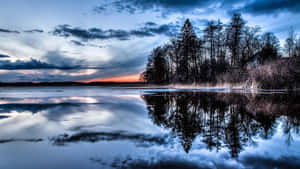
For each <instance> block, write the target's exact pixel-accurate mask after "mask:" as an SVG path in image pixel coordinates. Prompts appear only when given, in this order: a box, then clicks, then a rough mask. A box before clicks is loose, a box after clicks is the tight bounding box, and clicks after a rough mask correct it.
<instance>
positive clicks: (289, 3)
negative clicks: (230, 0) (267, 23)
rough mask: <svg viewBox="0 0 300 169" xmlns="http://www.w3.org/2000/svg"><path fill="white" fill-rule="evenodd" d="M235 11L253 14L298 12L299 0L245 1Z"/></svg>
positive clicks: (299, 8)
mask: <svg viewBox="0 0 300 169" xmlns="http://www.w3.org/2000/svg"><path fill="white" fill-rule="evenodd" d="M235 12H245V13H251V14H254V15H259V14H278V12H292V13H299V12H300V2H299V0H256V1H250V2H249V3H246V4H245V5H244V6H243V7H242V8H240V9H237V10H236V11H235Z"/></svg>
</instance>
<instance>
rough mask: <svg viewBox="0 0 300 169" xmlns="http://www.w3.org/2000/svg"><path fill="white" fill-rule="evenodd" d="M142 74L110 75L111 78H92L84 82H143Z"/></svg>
mask: <svg viewBox="0 0 300 169" xmlns="http://www.w3.org/2000/svg"><path fill="white" fill-rule="evenodd" d="M140 76H141V75H140V74H134V75H126V76H117V77H110V78H104V79H92V80H87V81H83V82H84V83H90V82H141V79H140Z"/></svg>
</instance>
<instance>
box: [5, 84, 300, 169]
mask: <svg viewBox="0 0 300 169" xmlns="http://www.w3.org/2000/svg"><path fill="white" fill-rule="evenodd" d="M299 129H300V95H299V94H298V93H297V92H292V93H287V92H285V91H264V90H260V91H251V90H231V89H226V88H224V89H192V88H191V89H172V88H169V89H168V88H147V87H145V88H136V87H132V88H130V87H126V88H125V87H80V86H78V87H3V88H0V131H1V132H0V168H1V169H67V168H70V169H96V168H97V169H98V168H108V169H119V168H120V169H123V168H124V169H127V168H131V169H140V168H150V169H155V168H159V169H164V168H166V169H183V168H187V169H198V168H199V169H200V168H201V169H202V168H300V134H299Z"/></svg>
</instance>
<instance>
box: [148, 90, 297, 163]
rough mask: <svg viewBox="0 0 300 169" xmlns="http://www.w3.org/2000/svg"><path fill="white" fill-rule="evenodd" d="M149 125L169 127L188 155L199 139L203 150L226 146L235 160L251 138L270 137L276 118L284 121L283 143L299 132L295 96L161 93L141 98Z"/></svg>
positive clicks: (249, 142) (250, 143) (251, 141)
mask: <svg viewBox="0 0 300 169" xmlns="http://www.w3.org/2000/svg"><path fill="white" fill-rule="evenodd" d="M143 98H144V100H145V102H146V103H147V107H148V111H149V115H150V117H151V119H152V120H153V122H154V123H155V124H156V125H158V126H161V127H164V128H169V129H171V130H172V132H173V133H175V134H176V135H177V137H178V138H179V139H180V141H181V144H182V146H183V149H184V150H185V151H186V152H187V153H188V152H189V150H190V149H191V147H192V143H193V141H194V139H195V138H196V137H197V136H200V138H201V139H202V142H204V143H205V144H206V146H207V149H209V150H212V149H216V150H217V151H218V150H220V148H222V147H227V148H228V149H229V151H230V153H231V155H232V157H237V156H238V154H239V153H240V152H241V150H242V149H243V147H245V146H249V145H252V144H255V142H254V140H253V138H254V137H261V138H263V139H269V138H271V137H272V136H273V135H274V133H275V131H276V127H277V125H278V124H277V123H276V122H277V118H279V117H283V118H284V124H283V125H284V126H283V128H284V132H285V133H286V134H287V136H288V138H287V141H288V142H289V141H290V139H291V138H289V137H291V135H290V132H291V131H292V130H293V131H294V132H296V133H298V132H299V126H300V123H299V122H300V114H299V111H298V110H300V105H299V104H298V103H297V102H296V101H297V100H298V99H299V96H298V95H283V94H272V95H255V96H253V95H251V94H234V93H201V92H172V93H170V92H169V93H168V92H165V93H164V92H163V93H157V94H154V95H145V96H143Z"/></svg>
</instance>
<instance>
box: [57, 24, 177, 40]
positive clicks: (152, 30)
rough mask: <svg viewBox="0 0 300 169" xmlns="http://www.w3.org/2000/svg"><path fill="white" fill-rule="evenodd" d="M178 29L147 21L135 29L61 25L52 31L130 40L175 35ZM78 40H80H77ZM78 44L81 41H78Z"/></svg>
mask: <svg viewBox="0 0 300 169" xmlns="http://www.w3.org/2000/svg"><path fill="white" fill-rule="evenodd" d="M176 31H177V26H176V25H173V24H163V25H157V24H155V23H153V22H148V23H146V24H145V25H144V26H143V27H141V28H139V29H134V30H122V29H108V30H102V29H99V28H90V29H82V28H73V27H72V26H70V25H59V26H57V27H56V28H55V30H54V31H53V32H52V33H53V35H56V36H62V37H66V38H67V37H76V38H79V39H82V40H85V41H86V40H94V39H100V40H107V39H118V40H129V39H130V38H132V37H152V36H155V35H166V36H171V35H174V34H175V32H176ZM77 42H78V41H77ZM77 42H73V43H76V44H77V45H78V44H81V43H77Z"/></svg>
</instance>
